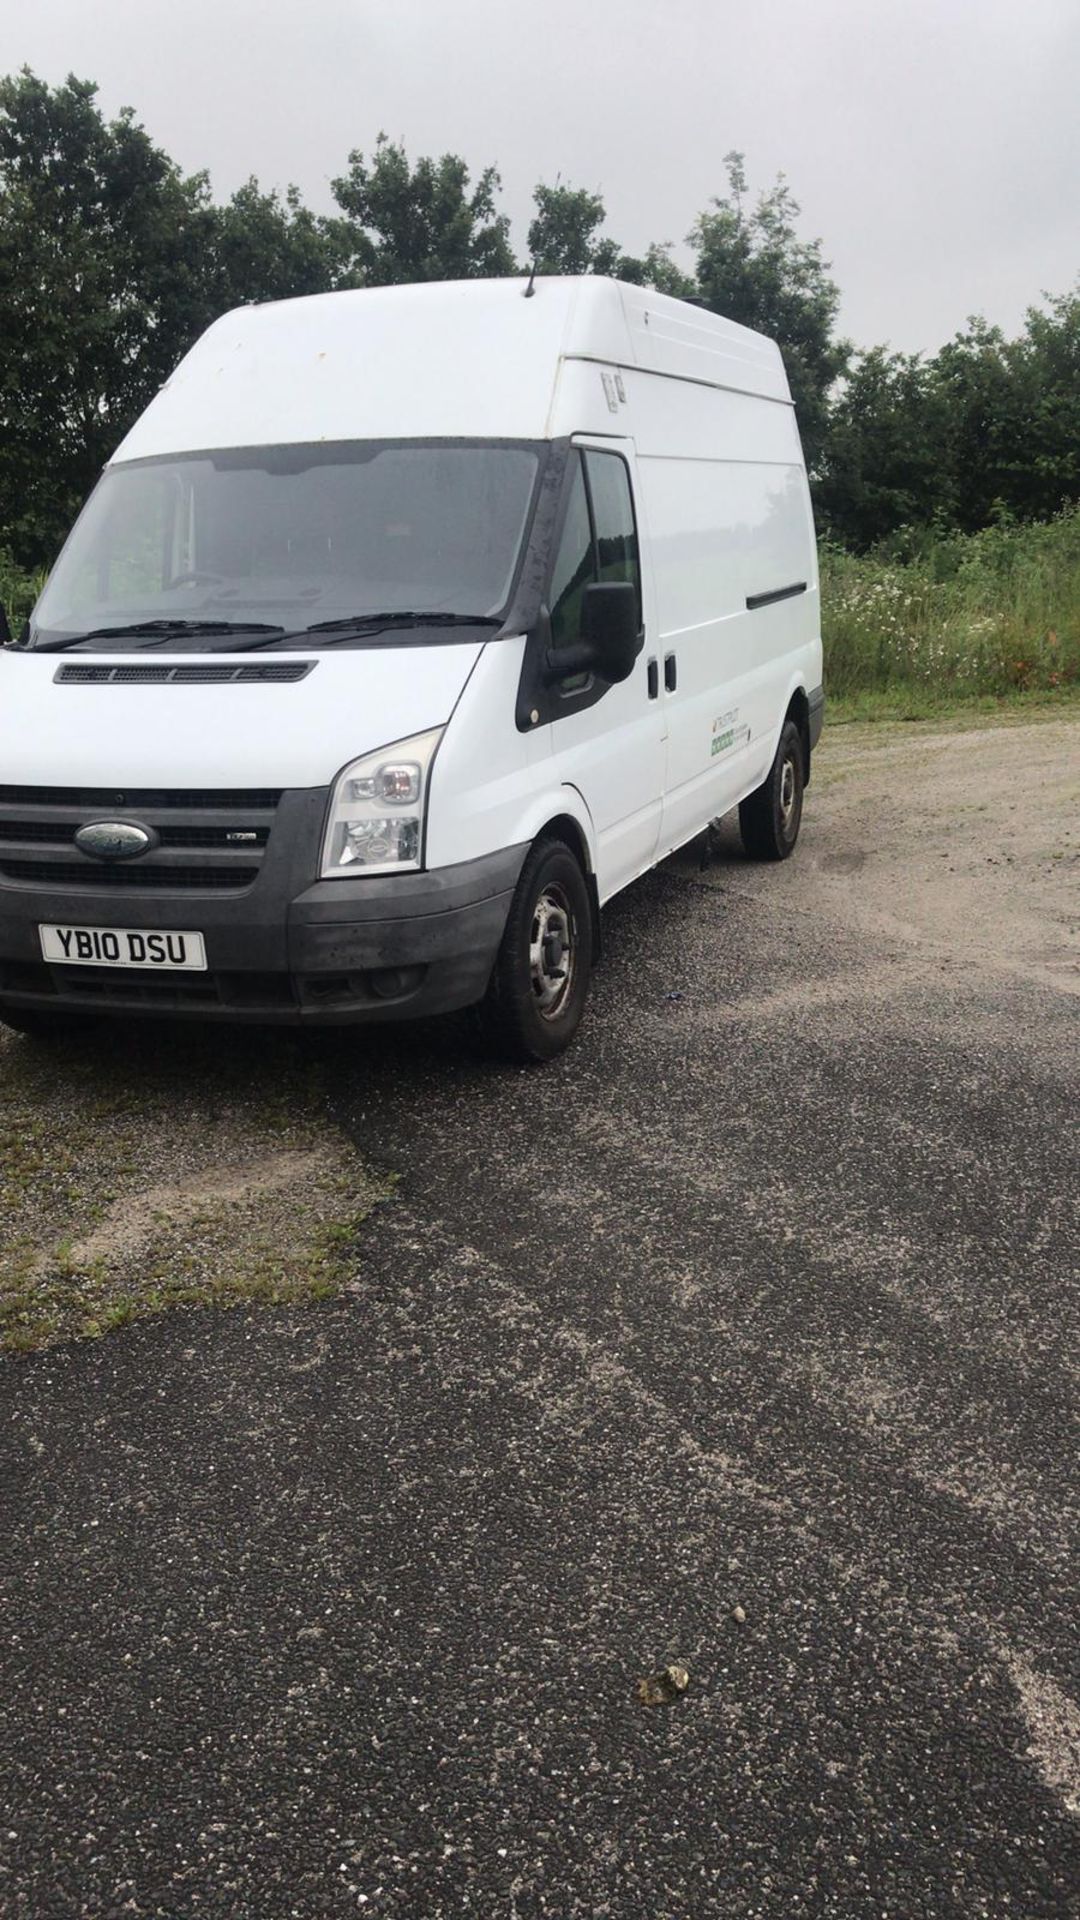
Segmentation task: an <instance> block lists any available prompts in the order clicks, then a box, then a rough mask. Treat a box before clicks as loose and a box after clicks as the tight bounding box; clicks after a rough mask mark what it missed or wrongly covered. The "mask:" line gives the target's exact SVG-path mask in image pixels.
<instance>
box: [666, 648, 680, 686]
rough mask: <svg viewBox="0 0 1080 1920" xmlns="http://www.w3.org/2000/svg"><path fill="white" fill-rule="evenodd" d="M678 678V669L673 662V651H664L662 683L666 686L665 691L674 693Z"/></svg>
mask: <svg viewBox="0 0 1080 1920" xmlns="http://www.w3.org/2000/svg"><path fill="white" fill-rule="evenodd" d="M678 680H679V671H678V668H677V666H676V664H675V655H674V654H673V653H665V655H664V685H665V687H666V688H667V691H668V692H669V693H674V691H675V688H676V686H677V685H678Z"/></svg>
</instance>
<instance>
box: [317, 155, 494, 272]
mask: <svg viewBox="0 0 1080 1920" xmlns="http://www.w3.org/2000/svg"><path fill="white" fill-rule="evenodd" d="M331 184H332V187H333V191H334V198H335V200H336V201H337V203H338V206H339V207H340V208H341V211H342V213H343V214H344V216H345V218H344V219H343V220H336V221H333V222H331V223H329V225H330V227H331V228H332V239H333V241H334V243H335V244H336V245H337V246H338V247H339V248H340V252H341V258H342V267H341V272H340V280H339V284H341V285H343V286H354V287H388V286H397V285H398V284H400V283H401V282H402V281H410V280H471V279H475V278H477V277H482V276H484V275H494V276H498V275H501V274H511V273H516V272H517V271H518V267H517V263H516V261H515V259H514V255H513V253H512V251H511V247H510V237H509V236H510V222H509V219H508V218H507V216H506V215H505V214H501V213H497V212H496V195H497V193H498V191H499V188H500V184H501V183H500V180H499V175H498V173H497V171H496V169H495V168H494V167H486V168H485V169H484V171H483V173H482V174H481V175H480V178H479V180H478V181H477V183H476V186H475V187H474V188H473V190H472V192H471V193H470V192H469V190H468V189H469V170H468V167H467V166H466V164H465V162H464V160H462V159H461V158H460V156H459V155H458V154H454V153H444V154H443V156H442V158H441V159H439V160H432V159H421V160H418V161H417V163H416V166H415V167H410V165H409V160H408V156H407V154H406V152H405V149H404V147H403V146H400V145H395V144H394V143H393V142H392V141H390V140H388V139H387V137H386V135H385V134H384V133H381V134H380V135H379V137H378V140H377V141H376V143H375V154H374V157H373V159H372V160H371V161H370V163H368V162H367V161H365V159H364V156H363V154H362V153H357V152H354V153H350V155H349V171H348V173H346V174H343V175H342V176H341V177H340V179H337V180H334V181H332V183H331Z"/></svg>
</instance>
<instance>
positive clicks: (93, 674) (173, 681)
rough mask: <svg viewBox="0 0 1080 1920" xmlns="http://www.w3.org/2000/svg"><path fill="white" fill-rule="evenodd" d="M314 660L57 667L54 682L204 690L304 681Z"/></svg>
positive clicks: (312, 670)
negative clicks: (193, 664)
mask: <svg viewBox="0 0 1080 1920" xmlns="http://www.w3.org/2000/svg"><path fill="white" fill-rule="evenodd" d="M317 664H318V663H317V661H315V660H274V661H269V660H267V661H259V662H258V663H255V662H251V663H249V664H247V665H245V666H242V667H241V666H238V667H225V666H206V667H179V666H177V667H168V666H166V665H165V663H164V661H162V662H160V663H158V662H155V663H154V665H152V666H149V665H148V666H143V667H98V666H90V665H86V666H74V665H69V664H65V665H64V666H62V667H58V668H57V671H56V673H55V674H54V675H53V678H54V680H56V681H62V682H64V683H66V684H68V685H75V686H80V687H87V686H104V685H108V686H127V687H131V686H139V687H161V686H170V687H172V686H177V687H207V686H224V685H225V684H226V683H228V684H229V685H230V686H233V685H237V684H238V683H246V684H247V685H249V686H250V685H251V683H252V682H253V681H254V682H260V681H281V680H305V679H306V678H307V676H308V674H309V673H314V671H315V668H316V666H317Z"/></svg>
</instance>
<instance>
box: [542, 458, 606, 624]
mask: <svg viewBox="0 0 1080 1920" xmlns="http://www.w3.org/2000/svg"><path fill="white" fill-rule="evenodd" d="M574 467H575V472H574V478H573V482H572V484H571V490H570V501H569V505H568V506H567V509H566V519H565V521H564V523H563V530H562V539H561V540H560V542H559V551H558V554H557V555H556V558H555V565H554V568H553V569H552V575H551V591H550V594H549V596H548V597H549V603H550V606H551V643H552V646H555V647H569V646H572V645H573V644H574V641H575V640H578V639H580V637H581V596H582V593H583V591H584V589H585V588H586V587H587V586H588V584H589V581H590V580H594V579H595V578H596V573H595V567H594V559H593V538H592V525H591V523H590V520H589V502H588V498H587V496H586V493H585V478H584V475H583V473H582V471H581V455H580V454H577V453H576V454H575V455H574Z"/></svg>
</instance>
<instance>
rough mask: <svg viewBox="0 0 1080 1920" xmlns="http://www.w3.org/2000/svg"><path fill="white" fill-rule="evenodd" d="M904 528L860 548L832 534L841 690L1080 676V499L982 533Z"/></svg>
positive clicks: (825, 605) (826, 576)
mask: <svg viewBox="0 0 1080 1920" xmlns="http://www.w3.org/2000/svg"><path fill="white" fill-rule="evenodd" d="M904 552H905V546H904V542H903V541H902V539H901V538H900V537H899V536H894V537H893V539H892V540H890V543H889V551H887V552H885V551H882V550H880V549H879V550H877V551H876V552H874V553H871V554H867V555H855V554H851V553H848V552H845V551H844V549H843V548H840V547H836V546H833V545H830V544H829V543H827V542H826V543H824V544H823V546H822V550H821V620H822V634H823V639H824V644H825V678H826V683H827V685H828V687H829V690H830V692H832V693H834V694H837V695H839V696H841V697H847V696H849V695H852V694H858V693H864V692H870V691H880V690H882V689H886V688H898V689H899V688H911V689H913V690H915V689H918V690H919V691H921V692H929V691H933V692H934V693H940V694H943V695H948V694H957V695H968V694H980V693H986V694H1007V693H1011V692H1015V691H1017V690H1021V691H1028V690H1040V691H1047V692H1052V691H1053V690H1055V689H1056V688H1059V687H1065V686H1072V685H1076V684H1077V683H1080V508H1072V509H1070V510H1069V511H1068V512H1065V513H1061V514H1059V515H1058V516H1057V517H1056V518H1055V519H1053V520H1049V521H1044V522H1040V523H1037V524H1032V525H1026V526H1016V525H1012V524H1009V522H1008V521H1007V520H1006V519H1005V518H1004V517H1003V518H1002V520H1001V521H1000V522H999V523H998V524H995V525H994V526H990V527H984V528H983V529H982V531H981V532H979V533H972V534H957V533H948V534H944V535H942V536H941V537H940V538H939V539H936V540H935V539H933V538H931V537H927V536H926V535H925V534H924V535H921V536H919V537H917V538H916V537H913V538H912V540H911V542H910V545H909V546H908V547H907V549H906V552H907V557H906V558H898V557H897V555H898V554H903V553H904Z"/></svg>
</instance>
